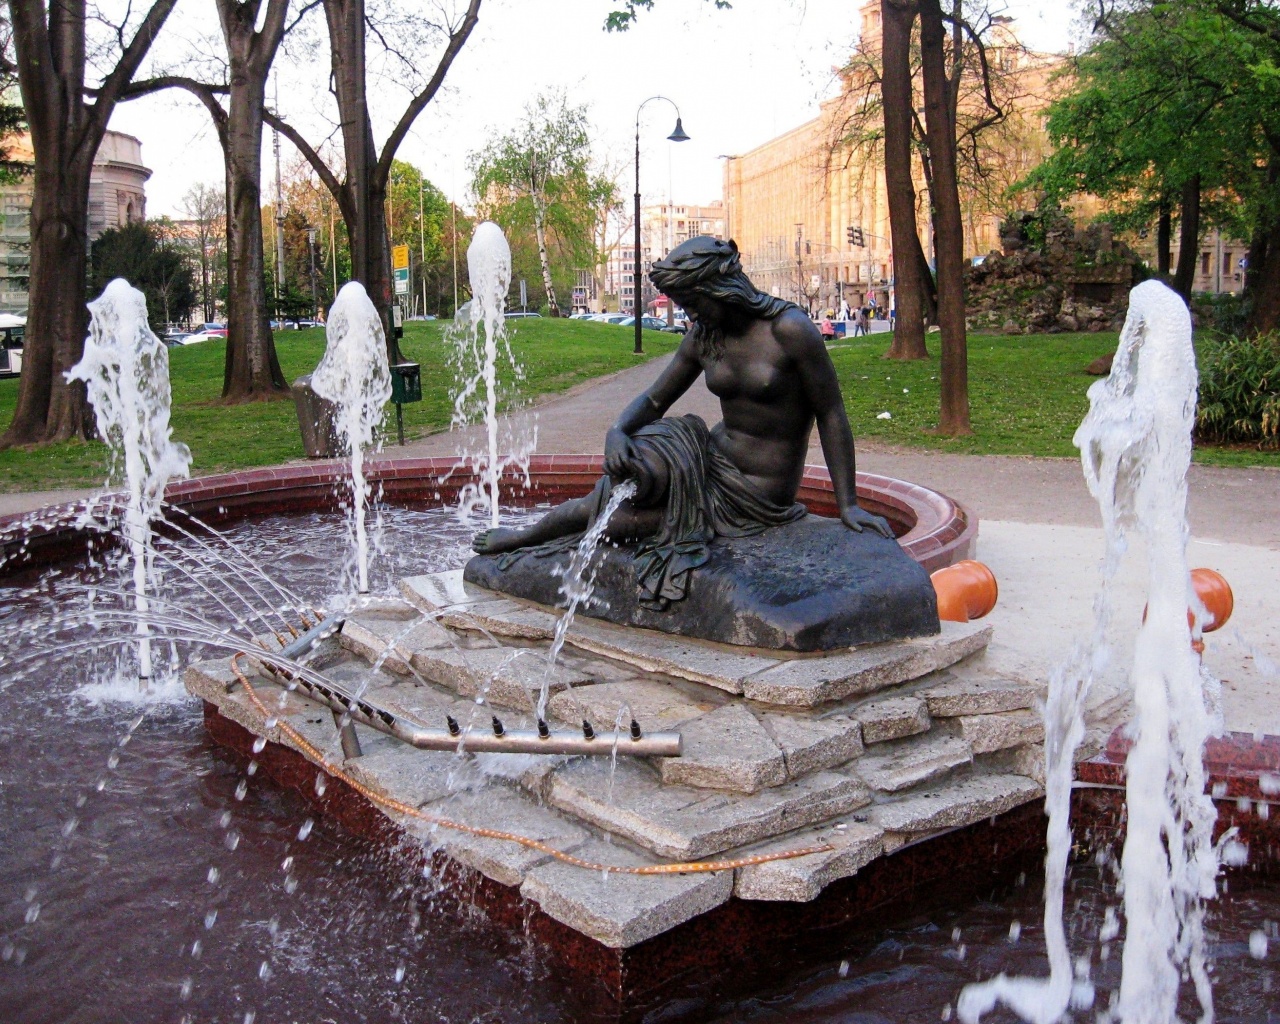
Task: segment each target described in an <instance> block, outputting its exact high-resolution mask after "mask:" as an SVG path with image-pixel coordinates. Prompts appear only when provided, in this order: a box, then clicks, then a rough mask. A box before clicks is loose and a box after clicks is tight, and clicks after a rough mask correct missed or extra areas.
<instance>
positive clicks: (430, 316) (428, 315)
mask: <svg viewBox="0 0 1280 1024" xmlns="http://www.w3.org/2000/svg"><path fill="white" fill-rule="evenodd" d="M409 319H410V320H435V319H436V317H435V315H434V314H433V313H426V314H424V315H422V316H411V317H409Z"/></svg>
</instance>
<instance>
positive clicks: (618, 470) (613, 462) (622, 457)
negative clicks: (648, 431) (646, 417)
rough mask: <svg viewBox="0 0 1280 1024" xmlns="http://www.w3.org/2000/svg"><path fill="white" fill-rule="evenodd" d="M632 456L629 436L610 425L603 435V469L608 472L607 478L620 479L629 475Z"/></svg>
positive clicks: (633, 456) (633, 454)
mask: <svg viewBox="0 0 1280 1024" xmlns="http://www.w3.org/2000/svg"><path fill="white" fill-rule="evenodd" d="M634 458H635V453H634V452H633V451H632V448H631V438H629V437H627V435H626V434H625V433H623V432H622V431H621V430H619V429H618V428H617V427H610V428H609V432H608V433H607V434H605V435H604V471H605V472H606V473H607V474H609V479H611V480H614V481H620V480H625V479H626V478H627V477H629V476H631V474H632V468H631V463H632V461H633V459H634Z"/></svg>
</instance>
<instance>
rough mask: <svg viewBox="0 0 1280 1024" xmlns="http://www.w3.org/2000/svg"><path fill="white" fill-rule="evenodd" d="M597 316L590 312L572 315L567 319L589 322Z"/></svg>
mask: <svg viewBox="0 0 1280 1024" xmlns="http://www.w3.org/2000/svg"><path fill="white" fill-rule="evenodd" d="M597 315H598V314H596V313H591V312H586V313H574V314H573V316H571V317H569V319H570V320H591V319H594V318H595V317H596V316H597Z"/></svg>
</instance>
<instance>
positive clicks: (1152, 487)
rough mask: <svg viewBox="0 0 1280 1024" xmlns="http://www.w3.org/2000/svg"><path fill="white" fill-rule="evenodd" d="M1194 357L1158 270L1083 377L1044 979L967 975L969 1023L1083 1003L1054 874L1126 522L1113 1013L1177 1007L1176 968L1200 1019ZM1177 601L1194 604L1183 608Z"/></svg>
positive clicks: (1208, 881)
mask: <svg viewBox="0 0 1280 1024" xmlns="http://www.w3.org/2000/svg"><path fill="white" fill-rule="evenodd" d="M1195 404H1196V364H1195V353H1194V351H1193V350H1192V347H1191V321H1190V316H1189V314H1188V312H1187V308H1186V306H1185V305H1184V304H1183V302H1182V300H1181V299H1180V298H1178V296H1177V295H1176V294H1175V293H1174V292H1172V291H1171V290H1170V289H1169V288H1167V287H1166V286H1165V285H1163V284H1160V283H1158V282H1155V281H1151V282H1147V283H1145V284H1142V285H1139V286H1138V287H1137V288H1135V289H1134V290H1133V293H1132V295H1131V299H1130V305H1129V314H1128V317H1127V318H1126V320H1125V326H1124V331H1123V332H1122V333H1121V336H1120V344H1119V348H1118V349H1117V350H1116V355H1115V360H1114V362H1113V364H1112V370H1111V375H1110V376H1109V377H1106V378H1104V379H1103V380H1100V381H1098V382H1097V383H1096V384H1094V385H1093V386H1092V387H1090V389H1089V414H1088V415H1087V416H1086V417H1085V419H1084V421H1083V422H1082V423H1081V424H1080V428H1079V429H1078V430H1077V431H1076V434H1075V438H1074V443H1075V445H1076V447H1078V448H1079V449H1080V459H1081V463H1082V465H1083V467H1084V475H1085V481H1086V483H1087V484H1088V486H1089V491H1090V493H1091V494H1092V495H1093V496H1094V498H1095V499H1097V502H1098V507H1099V509H1100V511H1101V513H1102V522H1103V527H1104V530H1105V534H1106V552H1105V557H1104V561H1103V585H1102V589H1101V590H1100V591H1099V594H1098V597H1097V599H1096V601H1095V626H1094V631H1093V636H1092V637H1091V638H1090V641H1089V642H1088V643H1087V644H1083V645H1081V646H1080V647H1078V648H1077V649H1076V650H1075V651H1073V652H1072V654H1071V656H1070V658H1069V659H1068V660H1067V661H1066V662H1065V663H1064V664H1063V666H1062V667H1061V668H1060V669H1059V670H1058V671H1057V672H1056V673H1055V674H1054V675H1053V677H1052V679H1051V681H1050V688H1049V697H1048V702H1047V704H1046V709H1045V723H1046V739H1045V750H1046V755H1047V766H1048V767H1047V783H1046V789H1047V796H1046V806H1047V810H1048V814H1049V840H1048V846H1049V854H1048V858H1047V861H1046V902H1045V936H1046V941H1047V943H1048V947H1049V949H1048V951H1049V963H1050V975H1049V977H1048V979H1045V980H1037V979H1028V978H1007V977H1005V976H1004V975H1000V976H998V977H996V978H994V979H992V980H991V981H987V982H983V983H982V984H980V985H972V986H970V987H969V988H968V989H966V991H965V993H964V995H963V997H962V998H961V1000H960V1002H959V1006H958V1011H959V1016H960V1019H961V1020H963V1021H965V1022H967V1024H973V1022H976V1021H978V1020H980V1019H981V1017H982V1016H983V1015H984V1014H985V1013H987V1012H989V1011H990V1010H992V1009H993V1008H994V1007H995V1005H996V1003H997V1002H1003V1003H1004V1004H1005V1005H1007V1006H1009V1007H1010V1008H1011V1009H1013V1010H1014V1011H1015V1012H1016V1013H1017V1014H1018V1015H1019V1016H1020V1017H1022V1018H1023V1019H1024V1020H1026V1021H1028V1022H1031V1024H1052V1022H1054V1021H1057V1020H1059V1019H1061V1018H1062V1016H1063V1014H1065V1013H1066V1012H1067V1010H1068V1008H1069V1007H1070V1008H1074V1009H1076V1010H1087V1009H1089V1008H1090V1007H1091V1005H1092V1003H1093V987H1092V986H1091V985H1089V984H1088V982H1087V981H1085V980H1080V979H1077V978H1076V977H1075V972H1074V970H1073V965H1072V963H1071V957H1070V955H1069V953H1068V951H1067V938H1066V934H1065V929H1064V923H1063V919H1064V908H1063V899H1064V897H1063V887H1064V883H1065V877H1066V868H1067V856H1068V853H1069V851H1070V846H1071V829H1070V824H1069V821H1068V817H1069V814H1070V795H1071V783H1072V777H1073V771H1074V768H1075V752H1076V749H1077V747H1078V745H1079V743H1080V740H1081V739H1082V737H1083V736H1084V732H1085V721H1084V711H1085V700H1086V698H1087V696H1088V691H1089V686H1090V682H1091V678H1092V675H1093V673H1094V672H1095V671H1096V667H1097V665H1098V663H1099V661H1100V659H1101V658H1102V656H1103V652H1104V648H1105V639H1104V637H1105V634H1106V629H1107V626H1108V625H1109V623H1110V620H1111V605H1112V602H1111V584H1112V581H1113V580H1114V579H1115V576H1116V573H1117V572H1118V571H1119V568H1120V565H1121V562H1122V561H1123V559H1124V557H1125V555H1126V554H1127V553H1128V539H1129V537H1130V536H1131V535H1137V536H1138V537H1140V538H1141V539H1142V540H1143V541H1144V542H1145V546H1146V558H1147V567H1148V584H1147V593H1148V598H1147V611H1146V613H1145V615H1144V617H1143V621H1142V624H1141V626H1140V627H1139V629H1138V637H1137V644H1136V648H1135V651H1134V660H1133V668H1132V670H1131V673H1130V680H1131V685H1132V691H1133V703H1134V711H1135V717H1134V720H1133V723H1132V725H1131V727H1130V728H1131V731H1132V734H1133V736H1134V743H1133V746H1132V748H1131V750H1130V752H1129V755H1128V759H1127V769H1128V773H1127V774H1128V786H1127V792H1126V798H1125V802H1126V806H1127V808H1128V831H1127V838H1126V840H1125V845H1124V854H1123V858H1122V861H1121V876H1122V878H1123V887H1124V910H1125V919H1126V921H1127V929H1126V939H1125V946H1124V973H1123V977H1122V981H1121V985H1120V993H1119V1001H1118V1005H1117V1007H1116V1019H1118V1020H1121V1021H1124V1022H1126V1024H1144V1022H1151V1024H1166V1022H1169V1021H1173V1020H1174V1019H1175V1017H1176V1009H1177V1003H1178V993H1179V987H1180V978H1181V977H1182V976H1184V975H1187V976H1189V977H1190V978H1191V980H1192V982H1193V984H1194V988H1195V992H1196V996H1197V998H1198V999H1199V1002H1200V1006H1201V1012H1202V1019H1203V1020H1212V1019H1213V992H1212V988H1211V986H1210V983H1209V977H1208V973H1207V970H1206V966H1207V965H1206V962H1205V935H1204V916H1205V907H1204V904H1205V901H1206V900H1210V899H1212V898H1213V897H1214V895H1215V894H1216V878H1217V873H1218V856H1217V851H1216V849H1215V847H1214V845H1213V842H1212V830H1213V826H1214V822H1215V820H1216V818H1217V812H1216V810H1215V808H1214V805H1213V801H1212V799H1211V798H1210V796H1209V795H1208V793H1207V792H1206V785H1205V769H1204V762H1203V754H1204V747H1205V743H1206V741H1207V740H1208V739H1209V738H1210V736H1212V735H1215V734H1217V733H1220V732H1221V720H1220V713H1219V714H1218V716H1217V718H1218V721H1217V722H1216V723H1215V721H1214V719H1215V714H1214V709H1213V707H1212V704H1213V703H1214V699H1215V694H1216V692H1217V681H1216V680H1214V679H1212V677H1209V676H1208V675H1207V673H1205V672H1204V670H1203V668H1202V666H1201V664H1200V659H1199V655H1198V654H1197V653H1196V652H1195V651H1194V650H1193V647H1192V644H1193V639H1195V638H1196V636H1197V635H1198V634H1199V632H1200V631H1201V630H1202V629H1203V628H1204V625H1205V622H1206V612H1205V609H1204V606H1203V605H1202V603H1201V601H1200V599H1199V597H1197V596H1196V594H1195V591H1194V590H1193V588H1192V586H1191V572H1190V569H1189V567H1188V565H1187V556H1186V547H1187V532H1188V531H1187V520H1186V506H1187V482H1186V477H1187V469H1188V467H1189V466H1190V464H1191V431H1192V427H1193V425H1194V421H1195ZM1188 605H1190V606H1191V607H1192V609H1193V610H1194V615H1193V616H1192V617H1190V619H1189V617H1188V614H1187V608H1188Z"/></svg>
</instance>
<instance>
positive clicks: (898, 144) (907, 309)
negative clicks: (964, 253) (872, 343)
mask: <svg viewBox="0 0 1280 1024" xmlns="http://www.w3.org/2000/svg"><path fill="white" fill-rule="evenodd" d="M880 10H881V19H882V21H883V25H884V35H883V43H882V47H883V49H882V57H881V59H882V61H883V65H884V68H883V72H882V85H881V96H882V101H883V106H884V178H885V190H886V192H887V194H888V200H889V229H890V234H891V235H892V236H893V278H894V308H895V314H894V330H893V343H892V344H891V345H890V346H889V351H888V352H887V353H885V355H886V356H887V357H888V358H889V359H927V358H928V356H929V352H928V349H927V348H926V347H925V339H924V308H925V298H924V290H925V287H924V279H923V275H922V272H921V271H922V265H923V260H922V258H921V256H922V255H923V254H922V252H921V249H920V236H919V233H918V231H917V228H916V187H915V182H914V180H913V179H912V174H911V111H912V95H911V25H912V23H913V22H914V21H915V16H916V4H915V3H911V2H904V0H881V3H880Z"/></svg>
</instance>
